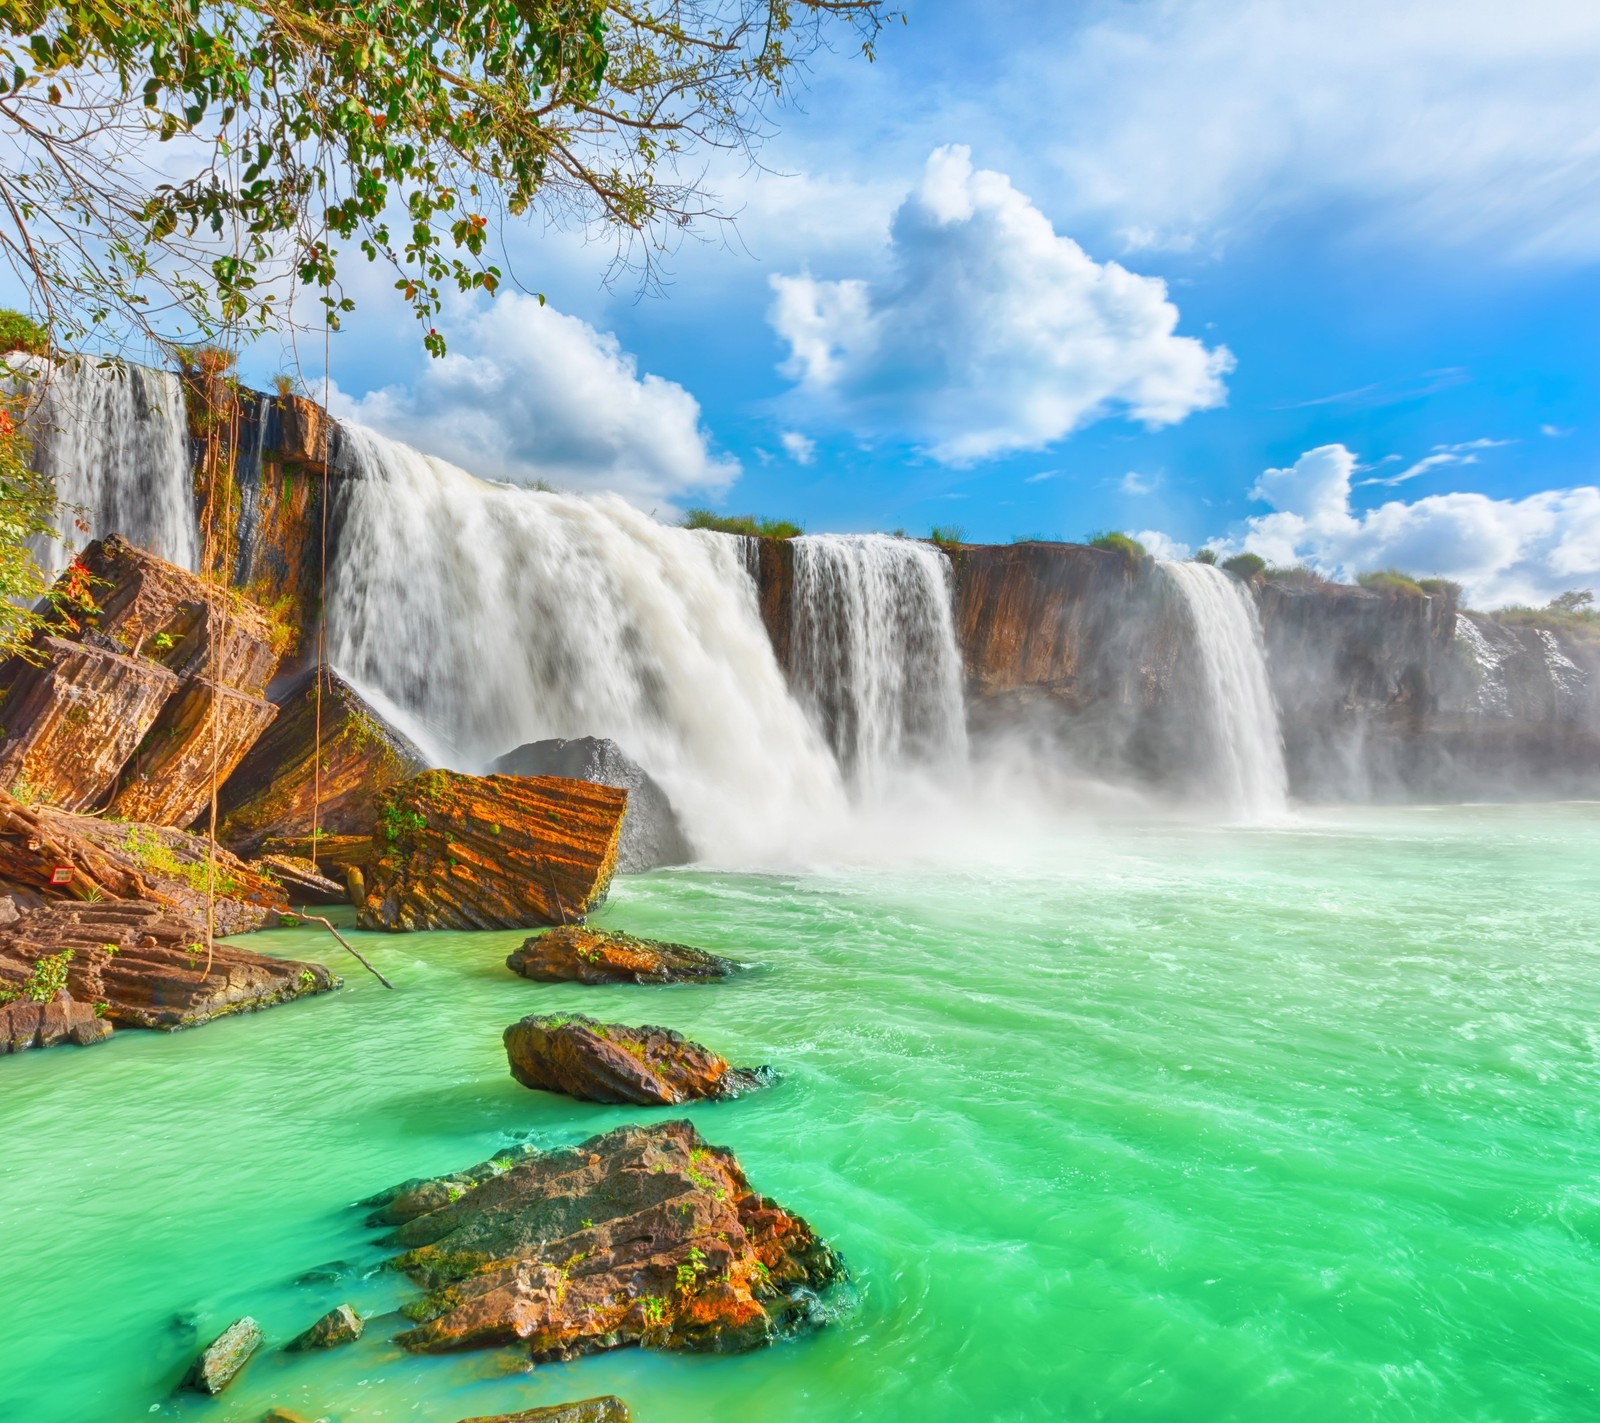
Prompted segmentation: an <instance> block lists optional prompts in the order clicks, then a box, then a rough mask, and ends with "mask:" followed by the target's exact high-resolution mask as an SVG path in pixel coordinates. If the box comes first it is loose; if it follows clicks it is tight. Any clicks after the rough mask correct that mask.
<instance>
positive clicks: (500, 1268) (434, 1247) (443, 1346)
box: [373, 1121, 844, 1363]
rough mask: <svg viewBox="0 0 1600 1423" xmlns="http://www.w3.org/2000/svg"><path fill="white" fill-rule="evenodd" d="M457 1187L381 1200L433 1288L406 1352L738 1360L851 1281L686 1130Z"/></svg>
mask: <svg viewBox="0 0 1600 1423" xmlns="http://www.w3.org/2000/svg"><path fill="white" fill-rule="evenodd" d="M486 1165H487V1163H486ZM459 1179H460V1178H454V1180H452V1182H451V1184H450V1185H449V1187H448V1188H447V1189H445V1190H443V1191H441V1190H430V1189H429V1183H425V1182H424V1183H418V1182H408V1183H407V1184H406V1186H404V1187H401V1188H397V1189H396V1190H395V1191H394V1192H392V1193H389V1194H388V1195H387V1196H386V1197H385V1198H383V1199H382V1201H381V1202H373V1204H380V1203H381V1204H382V1205H383V1209H382V1210H381V1211H380V1213H379V1216H378V1217H377V1220H379V1221H382V1220H389V1221H394V1222H404V1223H403V1224H401V1225H400V1228H399V1229H398V1230H397V1231H396V1232H395V1233H394V1237H393V1239H394V1241H395V1243H397V1244H399V1245H402V1246H407V1247H410V1248H409V1249H407V1251H406V1253H405V1254H403V1255H401V1256H399V1258H398V1259H397V1260H396V1261H395V1262H394V1263H395V1264H396V1265H397V1266H398V1267H399V1268H400V1269H401V1270H403V1271H405V1273H406V1274H408V1275H409V1276H410V1277H411V1278H412V1279H413V1280H415V1281H417V1282H418V1283H419V1284H421V1285H423V1286H424V1287H425V1288H426V1289H427V1290H428V1291H429V1293H428V1294H427V1295H426V1296H425V1297H424V1298H423V1299H421V1300H419V1301H417V1302H415V1303H413V1304H410V1305H407V1306H405V1307H404V1310H403V1313H405V1314H406V1315H407V1316H408V1317H409V1318H412V1319H414V1320H416V1321H418V1323H417V1327H416V1328H415V1329H412V1330H410V1331H408V1332H407V1333H404V1334H401V1335H400V1336H399V1337H398V1339H397V1341H396V1342H398V1343H399V1344H401V1345H402V1346H403V1347H405V1348H407V1349H413V1350H417V1351H419V1352H424V1353H443V1352H446V1351H449V1350H455V1349H466V1348H493V1347H498V1346H502V1345H520V1346H521V1347H523V1348H525V1349H526V1350H527V1352H528V1355H529V1357H530V1358H531V1359H532V1360H533V1361H534V1362H536V1363H542V1362H545V1361H548V1360H556V1359H571V1358H576V1357H578V1356H579V1355H582V1354H589V1353H595V1352H598V1351H600V1350H604V1349H617V1348H622V1347H625V1346H627V1345H634V1344H643V1345H646V1346H647V1347H650V1348H658V1349H685V1350H696V1351H700V1352H721V1353H731V1352H735V1351H740V1350H746V1349H753V1348H757V1347H759V1346H760V1345H763V1344H766V1343H769V1342H771V1341H773V1340H775V1339H777V1338H780V1337H781V1336H783V1335H784V1334H786V1333H790V1332H792V1331H794V1330H795V1329H797V1328H800V1327H804V1326H806V1325H815V1324H821V1323H823V1322H824V1319H825V1315H824V1313H823V1311H822V1309H821V1308H820V1306H819V1303H818V1296H819V1295H820V1294H821V1292H822V1291H824V1290H826V1289H827V1288H828V1287H829V1286H830V1285H833V1284H835V1283H837V1282H839V1281H841V1280H843V1278H844V1268H843V1266H842V1264H841V1263H840V1261H839V1258H838V1256H837V1255H835V1254H834V1252H833V1251H832V1250H830V1249H829V1248H828V1246H827V1245H825V1244H824V1243H823V1242H822V1241H821V1240H819V1239H818V1238H817V1236H816V1234H815V1233H814V1232H813V1231H812V1229H811V1227H810V1226H809V1225H807V1224H806V1222H805V1221H804V1220H802V1219H801V1218H800V1217H799V1216H796V1215H791V1214H790V1213H789V1212H788V1211H786V1210H784V1209H783V1208H782V1207H781V1206H779V1205H777V1204H776V1203H775V1202H773V1201H770V1200H768V1199H767V1198H766V1197H764V1196H761V1195H758V1194H757V1193H756V1192H755V1191H753V1190H752V1189H751V1187H750V1182H749V1180H748V1179H747V1178H746V1177H745V1174H744V1172H743V1170H741V1169H740V1166H739V1163H738V1161H737V1160H735V1159H734V1156H733V1153H732V1152H730V1151H728V1150H726V1149H725V1148H722V1147H716V1146H711V1145H709V1144H707V1143H706V1141H705V1140H704V1139H703V1138H702V1137H701V1136H700V1134H699V1132H697V1131H696V1130H695V1128H694V1125H693V1124H692V1123H690V1122H687V1121H671V1122H662V1123H659V1124H657V1125H655V1126H650V1127H640V1126H626V1127H619V1128H618V1129H617V1130H615V1131H611V1132H607V1133H606V1134H605V1135H603V1136H596V1137H591V1138H590V1139H589V1140H588V1141H585V1142H583V1143H581V1144H580V1145H578V1146H574V1147H568V1148H565V1149H563V1150H558V1151H546V1152H539V1153H536V1154H530V1155H527V1156H524V1157H522V1158H521V1159H520V1160H518V1161H516V1162H515V1164H512V1165H511V1166H510V1167H509V1169H506V1170H503V1171H500V1172H498V1173H497V1174H492V1175H488V1176H486V1177H485V1178H484V1179H482V1180H481V1181H480V1182H479V1184H476V1185H474V1186H472V1187H471V1188H469V1189H466V1190H464V1191H463V1190H462V1189H461V1188H460V1187H459V1186H457V1185H456V1184H454V1181H455V1180H459ZM441 1196H443V1197H447V1199H445V1200H444V1201H443V1203H442V1204H437V1205H436V1204H434V1203H435V1202H438V1201H439V1200H440V1198H441ZM419 1200H420V1201H421V1202H423V1203H425V1205H426V1206H427V1207H431V1208H426V1209H423V1210H421V1211H420V1212H419V1211H418V1210H417V1205H416V1203H417V1202H418V1201H419Z"/></svg>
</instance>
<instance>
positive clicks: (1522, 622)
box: [1489, 603, 1600, 643]
mask: <svg viewBox="0 0 1600 1423" xmlns="http://www.w3.org/2000/svg"><path fill="white" fill-rule="evenodd" d="M1489 616H1490V617H1491V618H1493V619H1494V620H1495V622H1497V623H1504V624H1505V625H1506V626H1507V627H1530V628H1538V629H1541V630H1542V631H1544V632H1559V633H1565V634H1566V635H1567V636H1569V637H1573V638H1577V639H1579V640H1581V641H1583V642H1593V643H1600V609H1597V608H1593V607H1581V608H1558V607H1545V608H1529V607H1526V606H1524V605H1522V604H1520V603H1519V604H1514V605H1513V606H1511V607H1509V608H1500V609H1497V610H1496V611H1495V612H1492V613H1490V614H1489Z"/></svg>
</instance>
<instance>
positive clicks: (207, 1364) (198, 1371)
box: [184, 1315, 261, 1394]
mask: <svg viewBox="0 0 1600 1423" xmlns="http://www.w3.org/2000/svg"><path fill="white" fill-rule="evenodd" d="M260 1347H261V1326H260V1325H259V1324H257V1323H256V1322H255V1320H253V1319H251V1318H250V1317H249V1316H248V1315H246V1316H245V1317H244V1318H243V1319H236V1320H234V1322H233V1323H232V1324H230V1325H229V1326H228V1327H227V1328H226V1329H224V1330H223V1331H222V1333H221V1334H219V1335H217V1337H216V1338H215V1339H213V1340H212V1341H211V1343H210V1344H208V1345H207V1346H206V1348H205V1350H204V1351H203V1352H202V1353H201V1355H200V1357H199V1358H198V1359H196V1360H195V1361H194V1367H193V1368H191V1369H190V1370H189V1373H188V1376H187V1377H186V1378H185V1379H184V1383H185V1384H186V1385H187V1386H188V1387H190V1388H192V1389H195V1390H196V1391H197V1392H199V1393H212V1394H215V1393H221V1392H222V1390H223V1389H225V1388H226V1387H227V1386H228V1385H229V1384H230V1383H232V1382H233V1381H234V1379H235V1378H237V1377H238V1374H239V1370H240V1369H242V1368H243V1367H244V1366H245V1365H246V1364H247V1363H249V1362H250V1356H251V1355H252V1354H253V1353H255V1351H256V1350H257V1349H259V1348H260Z"/></svg>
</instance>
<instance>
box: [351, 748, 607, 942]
mask: <svg viewBox="0 0 1600 1423" xmlns="http://www.w3.org/2000/svg"><path fill="white" fill-rule="evenodd" d="M627 801H628V798H627V794H626V792H623V791H619V790H613V789H612V788H611V787H609V786H597V785H592V784H590V783H589V782H587V781H565V780H556V779H554V778H553V777H547V776H540V777H530V776H467V775H462V774H460V773H458V772H455V771H428V772H425V773H424V774H423V775H420V776H417V777H415V778H413V779H412V780H409V781H403V782H402V783H401V784H399V785H397V786H395V787H394V788H393V789H392V790H391V791H390V792H389V795H388V797H387V798H386V799H385V801H384V803H383V807H382V810H381V812H380V814H379V817H378V824H377V825H376V827H375V829H374V834H373V842H374V845H375V847H376V849H377V854H376V856H375V858H374V859H373V860H372V862H371V864H370V865H369V866H367V867H366V877H367V898H366V902H365V903H364V904H363V905H362V906H361V913H360V918H359V923H360V925H361V927H362V928H363V929H531V928H534V927H536V926H538V925H542V924H555V923H558V922H563V921H566V920H571V919H578V918H581V917H582V916H583V915H585V914H587V913H588V912H589V911H590V910H591V909H593V908H594V907H595V906H596V905H597V904H599V903H600V901H601V900H602V899H604V898H605V892H606V889H607V887H608V886H609V885H610V883H611V876H612V873H613V871H614V870H615V868H616V861H617V839H618V836H619V835H620V833H621V830H622V815H623V811H624V810H625V809H626V808H627Z"/></svg>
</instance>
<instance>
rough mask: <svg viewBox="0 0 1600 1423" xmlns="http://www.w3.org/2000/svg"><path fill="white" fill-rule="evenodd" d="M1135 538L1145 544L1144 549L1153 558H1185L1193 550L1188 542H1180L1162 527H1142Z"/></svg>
mask: <svg viewBox="0 0 1600 1423" xmlns="http://www.w3.org/2000/svg"><path fill="white" fill-rule="evenodd" d="M1134 538H1136V539H1138V540H1139V542H1140V543H1142V544H1143V545H1144V551H1145V552H1146V553H1148V554H1149V555H1150V556H1151V557H1152V558H1160V559H1185V558H1188V556H1189V555H1190V554H1191V553H1192V552H1193V550H1192V549H1191V548H1190V547H1189V545H1188V544H1186V543H1180V542H1179V541H1178V540H1177V539H1175V538H1172V537H1170V536H1169V535H1167V534H1164V533H1162V532H1161V530H1160V529H1140V530H1139V532H1138V533H1136V534H1135V535H1134Z"/></svg>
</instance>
